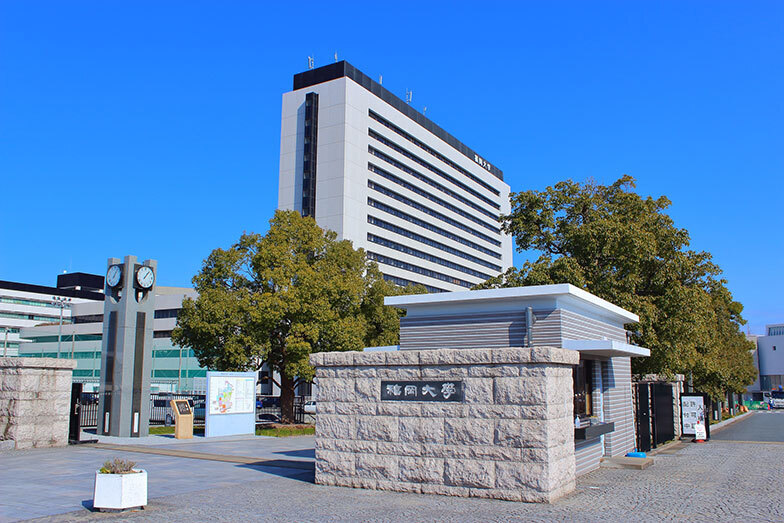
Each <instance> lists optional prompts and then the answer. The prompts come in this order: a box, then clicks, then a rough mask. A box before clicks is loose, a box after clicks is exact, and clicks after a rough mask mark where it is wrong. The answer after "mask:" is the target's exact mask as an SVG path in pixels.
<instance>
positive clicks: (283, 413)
mask: <svg viewBox="0 0 784 523" xmlns="http://www.w3.org/2000/svg"><path fill="white" fill-rule="evenodd" d="M280 421H281V422H282V423H294V421H295V420H294V378H289V377H288V376H285V375H284V374H283V373H281V375H280Z"/></svg>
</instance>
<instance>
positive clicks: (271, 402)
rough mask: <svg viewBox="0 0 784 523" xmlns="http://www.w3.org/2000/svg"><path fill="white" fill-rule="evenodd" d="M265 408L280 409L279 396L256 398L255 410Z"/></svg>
mask: <svg viewBox="0 0 784 523" xmlns="http://www.w3.org/2000/svg"><path fill="white" fill-rule="evenodd" d="M267 407H280V397H279V396H264V397H261V398H256V408H257V409H263V408H267Z"/></svg>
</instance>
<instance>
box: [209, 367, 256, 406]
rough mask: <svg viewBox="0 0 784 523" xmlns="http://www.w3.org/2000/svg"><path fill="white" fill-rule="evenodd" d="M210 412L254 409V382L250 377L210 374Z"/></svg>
mask: <svg viewBox="0 0 784 523" xmlns="http://www.w3.org/2000/svg"><path fill="white" fill-rule="evenodd" d="M209 390H210V398H209V400H210V414H243V413H248V412H255V411H256V383H255V379H254V378H252V377H245V376H243V377H234V376H210V388H209Z"/></svg>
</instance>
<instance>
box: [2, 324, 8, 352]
mask: <svg viewBox="0 0 784 523" xmlns="http://www.w3.org/2000/svg"><path fill="white" fill-rule="evenodd" d="M6 356H8V327H5V344H4V345H3V357H4V358H5V357H6Z"/></svg>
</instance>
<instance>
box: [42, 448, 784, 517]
mask: <svg viewBox="0 0 784 523" xmlns="http://www.w3.org/2000/svg"><path fill="white" fill-rule="evenodd" d="M782 457H784V445H781V444H775V443H742V444H739V443H733V442H722V441H718V440H714V441H713V442H711V443H706V444H689V445H686V446H685V447H684V448H683V449H681V450H679V451H677V452H675V453H673V454H661V455H658V456H656V464H655V465H654V466H653V467H651V468H649V469H646V470H643V471H638V470H623V469H621V470H619V469H601V470H598V471H596V472H593V473H591V474H588V475H586V476H583V477H582V478H580V479H579V480H578V482H577V490H576V491H575V493H574V494H572V495H570V496H567V497H565V498H563V499H562V500H560V501H558V502H556V503H554V504H552V505H540V504H526V503H517V502H506V501H496V500H484V499H464V498H451V497H444V496H432V495H418V494H403V493H394V492H383V491H368V490H357V489H350V488H343V487H325V486H319V485H315V484H313V483H311V482H310V481H308V480H307V479H308V478H303V477H299V478H286V477H266V478H264V479H263V480H261V481H255V482H247V483H243V484H234V485H230V486H228V485H226V486H216V488H212V489H207V490H202V491H200V492H196V493H188V494H181V495H175V496H169V497H163V498H159V499H155V500H153V501H152V502H151V503H150V505H149V507H148V509H147V510H145V511H141V512H136V513H132V514H92V513H89V512H87V511H86V510H82V511H80V512H76V513H71V514H64V515H61V516H57V517H54V518H51V520H52V521H83V520H87V519H90V520H93V519H110V520H112V521H161V520H166V521H189V522H190V521H206V520H214V521H238V520H255V521H281V520H282V521H434V520H440V521H513V520H525V521H567V520H568V521H575V520H578V521H632V520H633V521H663V520H667V521H669V520H683V521H686V520H694V521H698V520H704V521H782V520H784V490H783V489H782V488H781V478H780V475H781V463H782Z"/></svg>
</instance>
